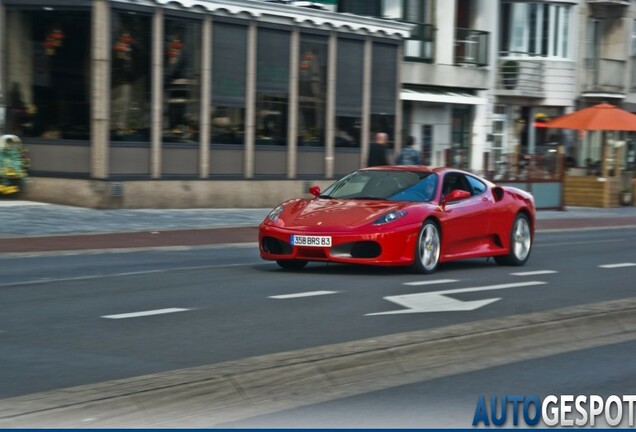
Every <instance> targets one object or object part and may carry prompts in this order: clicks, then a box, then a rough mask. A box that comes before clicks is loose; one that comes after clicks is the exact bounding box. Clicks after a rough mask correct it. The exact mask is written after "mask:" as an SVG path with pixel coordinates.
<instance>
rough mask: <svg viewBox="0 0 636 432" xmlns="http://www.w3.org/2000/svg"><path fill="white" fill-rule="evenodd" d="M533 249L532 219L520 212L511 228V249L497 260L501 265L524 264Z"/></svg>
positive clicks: (497, 257) (496, 258)
mask: <svg viewBox="0 0 636 432" xmlns="http://www.w3.org/2000/svg"><path fill="white" fill-rule="evenodd" d="M531 249H532V234H531V232H530V220H529V219H528V216H526V215H525V214H523V213H519V214H517V216H516V217H515V221H514V222H513V224H512V230H510V251H509V252H508V255H501V256H496V257H495V262H496V263H497V264H499V265H507V266H522V265H524V264H525V263H526V261H528V258H529V257H530V250H531Z"/></svg>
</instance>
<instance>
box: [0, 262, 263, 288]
mask: <svg viewBox="0 0 636 432" xmlns="http://www.w3.org/2000/svg"><path fill="white" fill-rule="evenodd" d="M262 262H263V261H254V262H251V263H242V264H214V265H206V266H193V267H174V268H163V269H157V270H141V271H132V272H124V273H111V274H98V275H88V276H75V277H67V278H41V279H35V280H28V281H21V282H9V283H5V284H0V288H5V287H14V286H22V285H37V284H47V283H54V282H74V281H83V280H93V279H104V278H110V277H127V276H139V275H148V274H154V273H168V272H171V271H187V270H213V269H223V268H232V267H247V266H252V265H255V264H260V263H262Z"/></svg>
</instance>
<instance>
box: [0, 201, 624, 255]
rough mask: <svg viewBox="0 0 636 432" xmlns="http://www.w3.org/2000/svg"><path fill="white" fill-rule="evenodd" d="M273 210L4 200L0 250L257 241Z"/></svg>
mask: <svg viewBox="0 0 636 432" xmlns="http://www.w3.org/2000/svg"><path fill="white" fill-rule="evenodd" d="M269 211H270V209H188V210H181V209H173V210H148V209H140V210H94V209H87V208H80V207H70V206H61V205H52V204H43V203H34V202H28V201H13V200H6V199H0V253H2V252H43V251H63V250H86V249H122V248H123V249H130V248H146V247H170V246H197V245H210V244H222V243H245V242H255V241H256V238H257V226H258V224H259V223H260V222H261V221H262V220H263V219H264V218H265V216H266V215H267V213H268V212H269ZM621 226H636V207H621V208H614V209H595V208H579V207H576V208H568V209H566V210H565V211H551V210H544V211H539V212H538V213H537V229H538V230H539V231H545V230H550V229H570V228H588V227H589V228H593V227H621Z"/></svg>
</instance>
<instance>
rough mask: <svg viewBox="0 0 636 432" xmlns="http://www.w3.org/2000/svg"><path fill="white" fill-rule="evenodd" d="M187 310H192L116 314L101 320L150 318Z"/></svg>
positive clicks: (169, 309) (170, 309) (156, 310)
mask: <svg viewBox="0 0 636 432" xmlns="http://www.w3.org/2000/svg"><path fill="white" fill-rule="evenodd" d="M189 310H192V309H183V308H166V309H155V310H148V311H141V312H131V313H123V314H117V315H102V318H108V319H123V318H138V317H144V316H151V315H162V314H169V313H175V312H185V311H189Z"/></svg>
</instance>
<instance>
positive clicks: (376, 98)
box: [371, 43, 397, 144]
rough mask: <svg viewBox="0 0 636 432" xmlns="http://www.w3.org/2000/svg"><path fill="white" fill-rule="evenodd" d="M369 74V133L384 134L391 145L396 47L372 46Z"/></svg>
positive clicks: (393, 120)
mask: <svg viewBox="0 0 636 432" xmlns="http://www.w3.org/2000/svg"><path fill="white" fill-rule="evenodd" d="M371 61H372V72H371V88H372V91H371V131H372V132H386V133H388V134H389V142H390V143H391V144H392V143H393V139H394V138H395V136H394V128H395V124H394V123H395V104H396V97H397V89H396V84H395V83H396V82H397V67H396V65H397V46H395V45H389V44H380V43H374V44H373V55H372V60H371Z"/></svg>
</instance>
